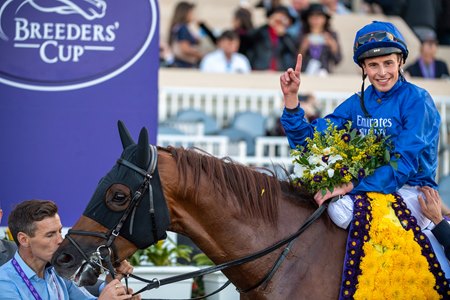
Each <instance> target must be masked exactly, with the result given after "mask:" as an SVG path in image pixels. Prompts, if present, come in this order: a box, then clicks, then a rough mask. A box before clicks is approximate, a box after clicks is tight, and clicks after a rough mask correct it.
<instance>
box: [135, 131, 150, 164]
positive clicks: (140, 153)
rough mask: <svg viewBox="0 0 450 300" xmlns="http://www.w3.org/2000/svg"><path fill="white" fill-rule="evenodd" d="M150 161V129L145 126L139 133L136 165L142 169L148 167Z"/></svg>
mask: <svg viewBox="0 0 450 300" xmlns="http://www.w3.org/2000/svg"><path fill="white" fill-rule="evenodd" d="M149 162H150V145H149V143H148V131H147V128H145V127H143V128H142V129H141V133H139V141H138V146H137V152H136V165H138V166H139V167H141V168H142V169H147V165H148V164H149Z"/></svg>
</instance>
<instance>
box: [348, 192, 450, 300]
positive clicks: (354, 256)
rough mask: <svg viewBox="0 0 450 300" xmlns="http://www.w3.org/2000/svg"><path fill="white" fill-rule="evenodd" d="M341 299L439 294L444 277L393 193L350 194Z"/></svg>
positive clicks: (444, 289)
mask: <svg viewBox="0 0 450 300" xmlns="http://www.w3.org/2000/svg"><path fill="white" fill-rule="evenodd" d="M353 200H354V203H355V205H354V207H355V211H354V214H355V217H354V219H353V221H352V224H351V228H350V232H349V238H348V241H347V251H346V257H345V263H344V273H343V280H342V288H341V293H340V299H356V300H358V299H442V297H447V298H448V297H450V290H449V287H448V282H447V281H446V279H445V277H444V274H443V272H442V270H441V268H440V265H439V262H438V261H437V259H436V256H435V255H434V252H433V251H432V248H431V245H430V243H429V241H428V239H427V238H426V236H425V235H424V234H423V233H422V232H421V231H420V227H419V226H417V222H416V220H415V218H414V217H413V216H412V215H411V212H410V211H409V210H408V209H407V207H406V204H405V203H404V202H403V200H402V199H401V197H400V196H398V195H395V196H393V195H384V194H378V193H368V195H367V196H366V195H357V196H354V198H353Z"/></svg>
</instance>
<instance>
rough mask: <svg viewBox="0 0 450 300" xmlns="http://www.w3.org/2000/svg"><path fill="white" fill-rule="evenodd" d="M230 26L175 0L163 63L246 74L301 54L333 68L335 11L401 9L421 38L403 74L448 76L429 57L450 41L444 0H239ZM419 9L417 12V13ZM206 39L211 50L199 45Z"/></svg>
mask: <svg viewBox="0 0 450 300" xmlns="http://www.w3.org/2000/svg"><path fill="white" fill-rule="evenodd" d="M240 3H241V4H240V5H239V6H238V7H236V9H235V10H234V12H233V15H232V22H231V24H230V27H229V28H225V29H223V30H222V31H221V32H216V31H215V30H212V29H211V28H210V26H209V25H208V24H207V23H206V22H204V21H202V18H200V17H198V16H197V15H196V7H195V4H193V3H191V2H187V1H180V2H178V3H177V4H176V6H175V9H174V11H173V13H172V15H171V20H170V25H169V32H168V35H167V37H168V39H167V41H164V40H162V41H161V44H160V62H161V66H162V67H176V68H198V69H200V70H201V71H204V72H223V73H248V72H251V71H252V70H258V71H262V70H267V71H270V70H272V71H283V70H286V69H287V68H289V67H293V66H294V65H295V61H296V57H297V53H302V55H303V65H302V72H304V73H306V74H311V75H326V74H329V73H333V72H334V69H335V67H336V66H337V65H338V64H339V63H340V62H341V60H342V53H341V45H340V41H339V35H338V31H337V30H335V29H334V28H332V26H331V22H330V20H331V18H333V15H335V14H349V13H354V12H357V13H364V14H371V13H378V14H379V13H382V14H385V15H388V16H393V15H394V16H400V17H402V18H403V20H404V21H405V22H406V24H407V25H408V26H410V28H411V29H412V30H413V32H414V33H415V34H416V35H417V37H418V38H419V40H420V41H421V48H420V57H418V58H417V61H415V62H414V63H413V64H412V65H410V66H407V69H406V72H407V73H408V74H409V75H410V76H418V77H424V78H444V77H448V76H449V72H448V68H447V65H446V64H445V62H443V61H440V60H438V59H437V58H436V52H437V47H438V46H439V45H440V44H441V45H450V15H449V14H450V0H427V1H423V0H389V1H383V0H378V1H377V0H364V1H362V5H361V6H360V7H359V8H358V11H355V8H352V1H350V0H349V1H344V0H341V1H339V0H319V1H310V0H290V1H289V5H282V4H281V1H280V0H261V1H260V2H258V3H256V4H255V5H254V6H253V7H252V6H250V4H249V3H248V2H246V1H240ZM255 9H262V10H264V12H265V16H266V20H265V22H264V24H263V25H261V26H258V27H255V26H254V22H253V16H252V12H253V11H254V10H255ZM418 12H420V13H418ZM204 40H207V41H208V43H209V44H210V45H213V49H205V47H201V44H202V41H204Z"/></svg>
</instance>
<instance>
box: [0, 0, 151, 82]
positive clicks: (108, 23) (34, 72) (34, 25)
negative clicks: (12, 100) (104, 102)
mask: <svg viewBox="0 0 450 300" xmlns="http://www.w3.org/2000/svg"><path fill="white" fill-rule="evenodd" d="M155 1H156V0H134V1H132V2H130V3H129V4H130V5H129V6H127V9H123V3H122V2H121V1H108V0H52V1H48V0H0V56H1V58H0V60H2V63H1V64H0V82H1V83H4V84H7V85H11V86H14V87H18V88H23V89H29V90H41V91H64V90H73V89H79V88H85V87H88V86H92V85H95V84H99V83H101V82H104V81H106V80H108V79H111V78H113V77H115V76H117V75H119V74H120V73H122V72H124V71H125V70H126V69H128V68H129V67H130V66H132V65H133V64H134V63H135V62H136V61H137V60H138V59H139V58H140V57H141V56H142V54H143V53H144V52H145V50H146V49H147V48H148V46H149V45H150V43H151V41H152V39H153V37H154V34H155V31H156V27H157V7H156V3H155Z"/></svg>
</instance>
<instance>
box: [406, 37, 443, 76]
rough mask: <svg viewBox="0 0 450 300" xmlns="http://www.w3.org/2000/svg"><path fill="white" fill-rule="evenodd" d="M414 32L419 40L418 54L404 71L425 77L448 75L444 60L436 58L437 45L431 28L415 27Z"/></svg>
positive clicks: (411, 74)
mask: <svg viewBox="0 0 450 300" xmlns="http://www.w3.org/2000/svg"><path fill="white" fill-rule="evenodd" d="M416 34H417V36H418V37H419V39H420V41H421V45H420V56H419V58H418V59H417V60H416V61H415V62H414V63H413V64H412V65H410V66H408V67H407V68H406V69H405V72H406V73H407V74H408V75H410V76H412V77H422V78H427V79H434V78H446V77H449V73H448V68H447V65H446V63H445V62H444V61H442V60H438V59H436V51H437V47H438V43H437V38H436V34H435V32H434V31H433V30H431V29H427V28H422V29H417V30H416Z"/></svg>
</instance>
